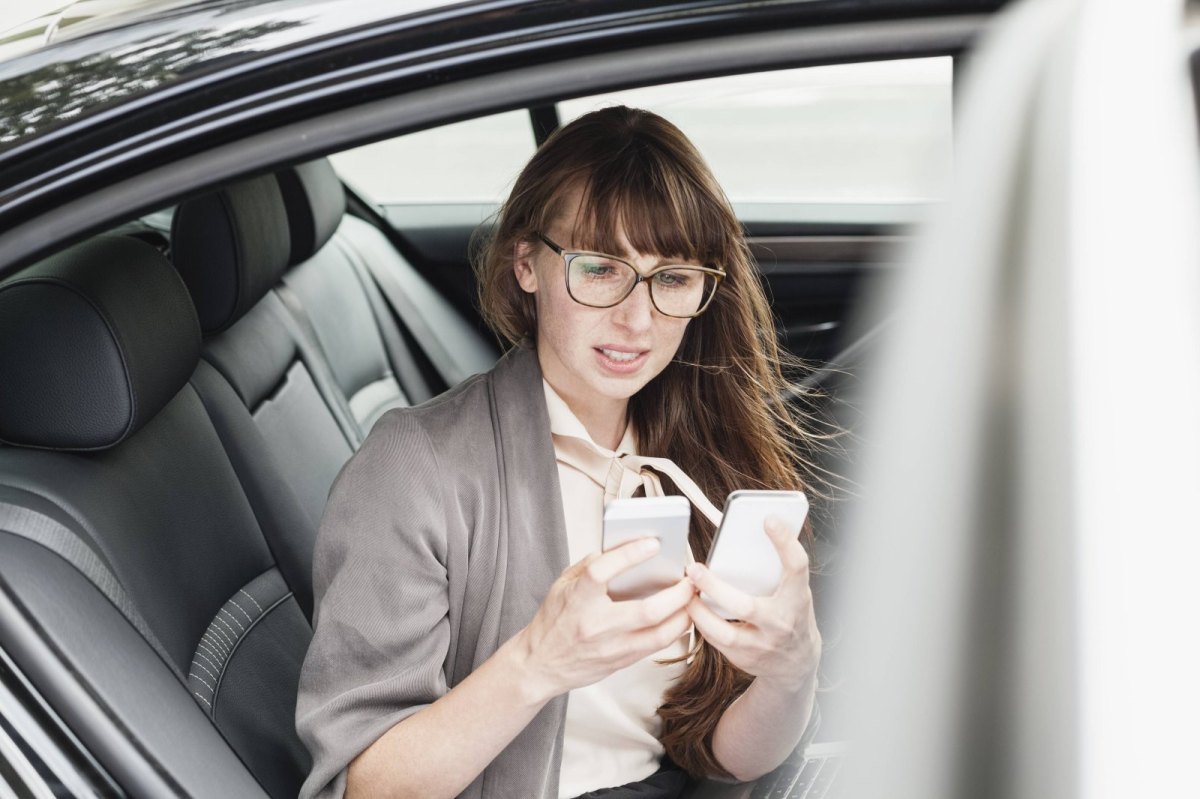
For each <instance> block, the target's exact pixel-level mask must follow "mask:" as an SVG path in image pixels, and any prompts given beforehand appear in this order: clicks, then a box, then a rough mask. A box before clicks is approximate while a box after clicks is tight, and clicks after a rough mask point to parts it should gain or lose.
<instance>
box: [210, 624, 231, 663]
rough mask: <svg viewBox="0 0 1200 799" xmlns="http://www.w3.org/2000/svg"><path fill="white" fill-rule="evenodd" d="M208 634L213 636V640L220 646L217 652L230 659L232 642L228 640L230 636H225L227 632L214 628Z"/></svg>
mask: <svg viewBox="0 0 1200 799" xmlns="http://www.w3.org/2000/svg"><path fill="white" fill-rule="evenodd" d="M208 634H209V635H210V636H211V638H212V640H213V641H214V642H216V643H218V644H220V646H219V647H218V650H217V651H219V652H220V653H221V656H222V657H229V651H230V646H229V645H230V643H231V642H230V641H227V640H226V638H228V636H227V635H226V634H225V631H224V630H219V629H217V628H216V627H213V628H211V629H210V632H209V633H208Z"/></svg>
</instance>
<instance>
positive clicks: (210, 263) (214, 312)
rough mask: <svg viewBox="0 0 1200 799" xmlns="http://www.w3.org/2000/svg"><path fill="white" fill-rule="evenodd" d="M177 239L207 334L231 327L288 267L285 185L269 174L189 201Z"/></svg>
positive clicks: (178, 217) (178, 261) (177, 256)
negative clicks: (281, 187)
mask: <svg viewBox="0 0 1200 799" xmlns="http://www.w3.org/2000/svg"><path fill="white" fill-rule="evenodd" d="M171 241H172V253H173V258H174V261H175V268H176V269H178V270H179V274H180V275H182V277H183V281H184V283H186V284H187V287H188V291H190V292H191V295H192V300H193V301H194V302H195V304H196V313H197V315H198V316H199V318H200V327H201V329H202V330H203V331H204V335H205V336H211V335H214V334H216V333H219V332H221V331H222V330H225V329H226V328H228V327H229V326H230V325H232V324H233V323H234V322H236V321H237V320H238V319H240V318H241V317H242V316H243V315H244V314H245V313H246V312H247V311H249V310H250V309H251V308H253V307H254V305H255V304H256V303H257V302H258V301H259V300H260V299H262V298H263V296H264V295H265V294H266V293H267V292H268V291H270V290H271V287H272V286H274V285H275V284H276V283H278V282H279V278H280V277H281V276H282V275H283V271H284V269H286V268H287V265H288V255H289V251H290V248H291V243H290V234H289V232H288V225H287V214H286V212H285V211H284V207H283V198H282V197H281V196H280V193H279V184H278V183H277V182H276V180H275V178H274V177H273V176H270V175H267V176H263V177H259V178H254V179H251V180H246V181H243V182H241V183H238V184H236V185H235V186H232V187H230V188H227V189H224V190H222V191H217V192H213V193H211V194H206V195H204V196H202V197H197V198H195V199H191V200H188V201H186V202H184V203H183V204H181V205H180V206H179V208H178V210H176V212H175V218H174V221H173V222H172V225H171Z"/></svg>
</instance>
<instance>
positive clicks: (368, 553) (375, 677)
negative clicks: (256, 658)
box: [296, 410, 451, 799]
mask: <svg viewBox="0 0 1200 799" xmlns="http://www.w3.org/2000/svg"><path fill="white" fill-rule="evenodd" d="M442 496H443V494H442V485H441V476H440V474H439V470H438V468H437V459H436V457H435V455H434V450H433V447H432V445H431V443H430V440H429V437H428V435H427V434H426V433H425V431H424V430H423V428H422V427H421V425H420V422H419V420H418V419H417V418H416V417H415V415H414V414H412V413H410V412H408V411H406V410H397V411H391V412H389V413H388V414H385V415H384V416H383V417H382V418H381V419H380V421H379V422H378V423H376V425H375V426H374V428H373V429H372V431H371V433H370V434H369V435H368V436H367V438H366V440H365V441H364V442H363V445H362V447H361V448H360V449H359V451H358V452H357V453H356V454H355V455H354V456H353V457H352V458H351V459H350V461H349V462H348V463H347V464H346V465H345V466H344V467H343V469H342V471H341V473H340V474H339V475H338V478H337V480H336V481H335V482H334V485H333V488H332V489H331V490H330V495H329V501H328V503H327V504H326V507H325V513H324V516H323V518H322V521H321V527H320V530H319V532H318V534H317V542H316V547H315V552H314V558H313V600H314V601H313V607H314V614H313V624H314V632H313V639H312V643H311V644H310V646H309V650H308V654H307V655H306V657H305V660H304V665H303V668H302V669H301V673H300V688H299V696H298V700H297V707H296V728H297V731H298V733H299V735H300V738H301V740H302V741H303V742H304V744H305V746H306V747H307V748H308V751H309V753H310V754H311V755H312V759H313V764H312V770H311V771H310V773H309V775H308V779H307V780H306V781H305V783H304V787H303V788H302V790H301V792H300V796H301V799H316V798H319V799H340V797H342V796H343V794H344V793H345V789H346V772H347V767H348V766H349V764H350V762H351V761H352V760H353V759H354V758H355V757H357V756H358V755H359V754H360V753H361V752H362V751H363V750H365V749H366V748H367V747H369V746H370V745H371V744H372V743H374V742H375V741H376V740H378V739H379V738H380V737H381V736H382V735H383V734H384V733H386V732H387V731H388V730H389V729H391V728H392V727H393V726H394V725H395V724H397V723H398V722H400V721H402V720H403V719H405V718H407V717H408V716H410V715H412V714H413V713H416V712H417V711H418V710H420V709H421V708H423V707H425V706H427V705H428V704H430V703H432V702H433V701H434V700H436V699H437V698H438V697H440V696H442V695H443V694H445V693H446V690H447V688H446V679H445V673H444V665H445V660H446V656H447V652H448V649H449V644H450V635H451V631H450V620H449V615H448V614H449V600H448V583H447V574H446V546H447V543H446V525H445V514H444V509H443V507H442V505H443V500H442Z"/></svg>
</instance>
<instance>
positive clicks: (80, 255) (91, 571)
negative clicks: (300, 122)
mask: <svg viewBox="0 0 1200 799" xmlns="http://www.w3.org/2000/svg"><path fill="white" fill-rule="evenodd" d="M281 187H282V188H281ZM171 252H172V257H173V260H174V261H175V268H172V267H171V265H170V263H168V262H167V261H166V259H165V258H164V257H163V256H162V255H161V253H160V252H159V251H158V250H156V249H155V248H154V247H152V246H150V245H149V244H146V243H145V242H142V241H138V240H135V239H132V238H128V237H121V236H101V237H97V238H95V239H92V240H90V241H87V242H84V243H83V244H80V245H77V246H75V247H72V248H70V249H68V250H66V251H64V252H62V253H59V254H58V255H56V256H54V257H52V258H49V259H47V260H46V261H44V262H42V263H40V264H38V265H36V266H35V267H31V268H30V269H28V270H26V271H24V272H22V273H21V274H19V275H18V276H17V277H16V278H14V279H12V280H10V281H8V282H6V283H5V284H3V285H0V385H3V386H4V391H3V392H0V441H2V442H3V446H0V580H2V581H4V582H5V583H6V584H7V585H8V586H9V587H10V588H11V590H12V591H13V592H14V594H15V595H16V596H17V597H18V598H19V600H20V601H21V602H22V603H23V604H24V605H25V606H26V608H27V609H28V610H29V612H30V615H31V616H32V617H33V618H35V619H37V621H38V623H39V624H40V625H41V626H42V627H43V628H44V630H45V633H46V635H47V636H48V637H49V639H50V640H51V641H52V642H53V644H54V646H55V647H57V648H58V649H59V651H60V652H61V653H62V655H61V656H62V658H63V659H64V660H65V661H66V662H67V663H68V664H69V666H70V668H71V669H72V670H73V671H74V672H75V673H76V674H78V675H79V679H80V680H81V681H82V683H83V684H84V685H85V686H86V687H87V689H88V690H89V691H91V692H92V693H93V694H94V695H95V696H96V697H97V699H98V701H99V702H100V704H101V705H102V706H103V707H104V710H105V712H106V713H108V714H110V716H111V717H112V718H113V719H115V720H116V721H117V722H118V724H119V726H120V727H121V728H123V729H124V730H125V731H126V732H127V735H128V738H129V739H130V740H131V741H133V743H134V745H135V747H136V748H137V750H138V751H139V752H140V753H141V754H140V757H141V758H143V759H144V762H143V763H142V764H141V765H142V766H144V767H145V768H148V769H150V770H152V771H153V772H154V773H155V774H157V775H158V776H159V777H160V778H161V779H162V780H163V781H165V782H166V783H167V784H169V785H171V786H172V789H173V790H177V792H179V793H182V794H187V795H192V796H198V797H204V796H249V797H253V796H262V795H268V796H272V797H283V796H294V795H295V794H296V792H297V790H298V788H299V785H300V783H301V782H302V780H303V778H304V776H305V775H306V773H307V770H308V766H309V758H308V754H307V752H306V751H305V750H304V747H303V745H302V744H301V743H300V741H299V739H298V737H297V736H296V734H295V727H294V710H295V696H296V688H297V684H298V679H299V670H300V665H301V663H302V661H303V658H304V655H305V652H306V651H307V647H308V642H309V640H310V638H311V628H310V621H309V620H310V619H311V618H312V614H313V608H312V588H311V559H312V546H313V542H314V539H315V535H316V530H317V527H318V526H319V522H320V517H321V514H322V512H323V508H324V504H325V499H326V496H327V494H328V490H329V487H330V485H331V484H332V482H333V480H334V478H335V477H336V475H337V473H338V471H339V470H340V469H341V467H342V465H343V464H344V463H345V461H346V460H347V459H348V458H349V457H350V455H351V453H352V452H353V451H354V449H355V448H357V446H358V445H359V444H360V443H361V441H362V439H363V438H364V437H365V435H366V433H367V432H368V431H369V429H370V426H371V425H372V424H373V423H374V421H375V420H376V419H377V418H378V417H379V416H380V415H381V414H382V413H383V412H385V411H386V410H387V409H388V408H391V407H396V406H398V405H403V404H407V403H408V402H409V401H413V400H415V401H420V400H423V399H426V398H428V396H429V395H430V394H431V393H432V392H433V391H434V390H437V388H438V387H439V386H440V385H441V384H440V383H435V382H434V381H431V380H429V379H428V378H427V374H428V369H421V368H418V367H417V366H416V361H417V360H418V359H419V358H426V360H425V363H426V364H427V365H428V364H429V363H431V362H433V363H435V364H436V368H437V375H436V376H437V377H438V378H442V377H443V376H445V378H446V380H445V382H448V381H449V380H450V379H453V378H454V377H455V376H458V375H460V374H470V373H472V372H474V371H479V370H482V369H486V368H488V367H489V366H490V365H491V363H492V362H493V361H494V358H495V350H494V348H492V347H491V346H490V345H489V344H488V343H487V342H486V341H484V340H483V339H482V338H481V337H479V336H478V334H477V333H475V331H474V330H473V328H471V326H470V325H469V324H468V323H467V322H466V321H465V320H463V319H462V318H461V317H459V316H458V315H457V313H456V312H455V311H454V310H453V308H452V307H451V306H450V305H449V304H448V303H446V302H445V300H444V299H442V298H441V297H440V296H437V295H436V293H435V292H433V290H432V289H431V288H430V287H429V286H428V284H427V283H425V281H424V280H423V279H422V278H421V277H420V275H419V274H417V273H416V271H415V270H413V268H412V267H411V265H409V264H407V263H406V262H404V261H403V259H402V258H401V257H400V256H399V254H398V253H396V251H395V250H394V249H393V248H392V247H391V245H390V243H389V242H388V241H387V238H386V237H385V236H384V235H383V234H382V233H381V232H380V231H378V230H377V229H375V228H373V227H371V226H370V225H368V224H367V223H365V222H363V221H362V220H359V219H355V218H353V217H350V216H348V215H346V213H345V199H344V194H343V192H342V189H341V184H340V183H339V182H338V181H337V178H336V176H335V175H334V174H333V172H332V168H331V167H330V166H329V164H328V162H326V161H323V160H322V161H317V162H313V163H312V164H306V165H303V166H301V167H298V168H296V169H293V170H287V171H285V172H284V173H281V174H280V175H278V176H266V177H261V178H257V179H253V180H248V181H243V182H241V183H239V184H237V185H235V186H231V187H229V188H227V189H225V190H222V191H219V192H215V193H212V194H209V195H206V196H203V197H199V198H196V199H193V200H189V201H187V202H185V203H183V204H182V205H181V206H180V207H179V208H178V209H177V211H176V214H175V219H174V223H173V228H172V241H171ZM289 267H291V268H290V269H289ZM381 270H382V277H381ZM181 277H182V280H181V279H180V278H181ZM393 278H394V282H393V283H392V285H391V286H390V290H391V299H392V301H389V300H387V299H385V296H384V295H385V294H386V293H388V292H386V291H382V290H381V289H380V288H379V287H378V285H377V280H380V279H384V280H389V281H391V280H392V279H393ZM397 287H400V288H401V289H402V290H405V291H410V292H412V296H408V297H404V298H402V300H403V302H402V303H401V304H402V305H403V306H404V308H403V310H402V311H397V310H396V306H397V303H396V302H394V301H395V300H396V296H395V291H396V290H397ZM414 303H415V304H416V305H418V306H420V311H419V313H417V316H416V317H415V318H414V316H413V314H414V311H413V310H412V306H413V304H414ZM405 314H408V318H407V323H406V322H405V320H404V319H402V317H404V315H405ZM409 324H412V325H416V326H417V327H419V328H421V329H423V331H424V335H425V337H426V341H428V340H429V339H428V335H429V334H430V333H431V332H432V333H436V334H437V335H438V336H439V340H438V341H437V342H436V346H437V347H439V348H440V349H439V351H438V352H436V353H434V354H433V357H432V358H430V357H427V356H418V357H417V358H414V357H413V355H412V353H411V351H410V348H411V347H413V346H414V344H415V343H416V341H415V340H416V338H419V336H414V334H413V333H412V332H411V331H410V330H409V329H408V325H409ZM443 333H444V334H445V335H444V338H442V334H443ZM31 520H32V521H31ZM47 530H50V531H51V532H52V534H48V533H47V532H46V531H47ZM47 536H49V537H47ZM88 730H89V727H88V724H87V723H85V722H80V724H79V726H78V727H77V731H80V734H81V737H82V738H83V739H84V743H85V744H86V745H87V746H88V747H89V748H90V749H91V750H92V751H95V752H100V753H103V752H104V751H105V747H106V745H107V744H106V741H105V740H103V739H101V738H96V739H95V740H89V739H88V737H87V736H88ZM102 760H103V758H102ZM103 764H104V765H106V766H107V767H109V768H111V769H113V770H114V772H115V776H116V777H117V778H118V780H119V781H122V782H123V783H124V784H133V783H135V782H136V779H135V776H136V775H131V774H123V773H121V769H123V768H127V767H128V760H127V759H121V758H114V759H112V760H111V761H104V762H103Z"/></svg>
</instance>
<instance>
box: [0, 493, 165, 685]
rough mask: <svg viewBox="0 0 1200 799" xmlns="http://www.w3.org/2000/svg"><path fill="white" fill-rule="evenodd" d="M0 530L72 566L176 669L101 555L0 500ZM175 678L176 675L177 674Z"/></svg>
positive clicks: (45, 519) (59, 527)
mask: <svg viewBox="0 0 1200 799" xmlns="http://www.w3.org/2000/svg"><path fill="white" fill-rule="evenodd" d="M0 531H3V532H8V533H12V534H14V535H18V536H20V537H21V538H24V539H27V540H29V541H32V542H34V543H35V544H39V545H41V546H43V547H45V548H46V549H48V550H50V551H51V552H53V553H54V554H55V555H58V556H59V557H60V558H62V559H63V560H65V561H66V562H67V563H70V564H71V565H72V566H74V567H75V568H76V569H77V570H78V571H79V572H80V573H81V574H82V575H83V576H84V577H86V578H87V579H88V582H90V583H91V584H92V585H94V586H95V587H96V588H97V590H99V591H100V593H102V594H104V596H105V597H106V598H107V599H108V601H109V602H111V603H112V604H113V606H114V607H116V609H117V610H119V611H120V612H121V615H122V616H124V617H125V620H126V621H128V622H129V623H130V624H132V625H133V628H134V629H135V630H137V631H138V632H139V633H141V636H142V637H143V638H145V639H146V642H147V643H148V644H150V646H152V647H153V648H154V651H155V652H157V653H158V656H159V657H160V658H162V659H163V662H164V663H166V664H167V665H168V666H169V667H170V668H171V671H172V672H176V671H177V670H176V667H175V664H174V661H173V660H172V659H171V656H170V655H168V654H167V650H166V649H165V648H164V647H163V645H162V643H161V642H160V641H159V640H158V637H157V636H156V635H155V634H154V632H153V631H152V630H151V629H150V625H149V624H147V623H146V620H145V618H143V617H142V614H141V613H140V612H138V609H137V606H136V605H134V604H133V600H132V599H130V598H129V595H128V594H126V593H125V589H124V587H122V585H121V583H120V581H119V580H117V577H116V575H114V574H113V573H112V571H111V570H110V569H109V568H108V566H107V565H105V563H104V561H103V560H101V559H100V556H99V555H97V554H96V552H95V550H93V549H92V548H91V547H90V546H88V544H87V543H86V542H85V541H84V540H83V539H82V538H81V537H80V536H79V535H78V534H77V533H75V532H73V531H72V530H70V529H69V528H67V527H66V526H65V525H63V524H62V523H60V522H58V521H56V520H55V519H52V518H50V517H49V516H47V515H45V514H44V513H39V512H38V511H35V510H31V509H30V508H25V507H21V506H20V505H13V504H10V503H8V502H4V501H3V500H0ZM176 676H178V674H177V675H176Z"/></svg>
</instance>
